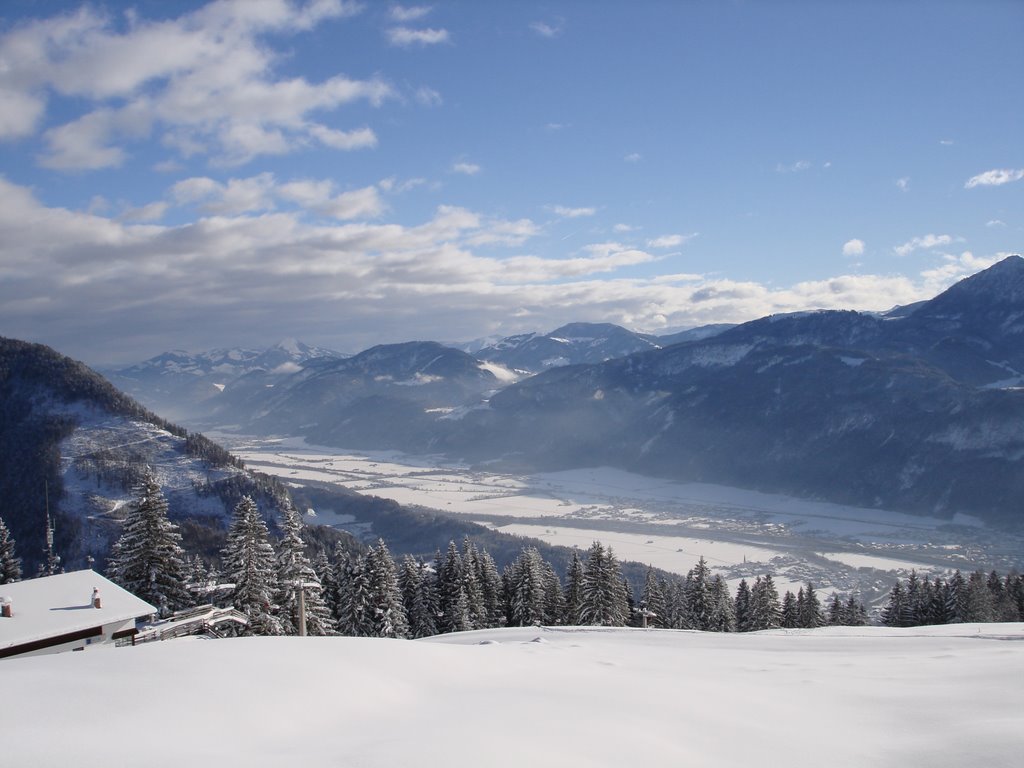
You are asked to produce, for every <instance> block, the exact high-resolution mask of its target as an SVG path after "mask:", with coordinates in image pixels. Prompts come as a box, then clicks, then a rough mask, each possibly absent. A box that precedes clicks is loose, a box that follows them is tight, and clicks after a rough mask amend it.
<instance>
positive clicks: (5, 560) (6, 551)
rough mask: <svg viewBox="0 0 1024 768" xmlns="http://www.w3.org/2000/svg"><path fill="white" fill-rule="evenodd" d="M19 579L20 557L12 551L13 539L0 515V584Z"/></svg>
mask: <svg viewBox="0 0 1024 768" xmlns="http://www.w3.org/2000/svg"><path fill="white" fill-rule="evenodd" d="M20 579H21V558H19V557H18V556H17V555H15V553H14V539H13V538H11V532H10V530H9V529H8V528H7V524H6V523H4V519H3V518H2V517H0V584H10V583H12V582H15V581H18V580H20Z"/></svg>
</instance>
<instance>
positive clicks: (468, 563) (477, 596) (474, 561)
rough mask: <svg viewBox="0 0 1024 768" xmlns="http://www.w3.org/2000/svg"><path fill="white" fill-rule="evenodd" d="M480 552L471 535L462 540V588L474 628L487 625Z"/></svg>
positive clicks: (481, 627)
mask: <svg viewBox="0 0 1024 768" xmlns="http://www.w3.org/2000/svg"><path fill="white" fill-rule="evenodd" d="M481 570H482V566H481V563H480V553H479V552H477V549H476V545H475V544H474V543H473V542H472V541H470V539H469V536H466V537H465V538H464V539H463V540H462V589H463V591H464V592H465V593H466V606H467V609H468V611H469V622H470V625H471V626H472V627H473V629H483V628H485V627H486V626H487V608H486V606H485V605H484V591H483V585H482V584H481V583H480V572H481Z"/></svg>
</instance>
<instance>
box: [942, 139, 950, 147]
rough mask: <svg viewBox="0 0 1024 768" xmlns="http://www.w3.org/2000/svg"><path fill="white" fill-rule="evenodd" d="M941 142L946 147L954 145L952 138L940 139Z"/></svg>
mask: <svg viewBox="0 0 1024 768" xmlns="http://www.w3.org/2000/svg"><path fill="white" fill-rule="evenodd" d="M939 144H941V145H942V146H944V147H952V146H953V140H952V139H939Z"/></svg>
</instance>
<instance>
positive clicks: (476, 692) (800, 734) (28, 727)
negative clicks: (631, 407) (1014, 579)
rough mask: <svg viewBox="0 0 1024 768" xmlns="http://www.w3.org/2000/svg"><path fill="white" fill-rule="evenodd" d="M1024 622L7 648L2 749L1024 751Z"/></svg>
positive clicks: (91, 755) (875, 766)
mask: <svg viewBox="0 0 1024 768" xmlns="http://www.w3.org/2000/svg"><path fill="white" fill-rule="evenodd" d="M1022 641H1024V624H989V625H955V626H945V627H934V628H916V629H902V630H901V629H885V628H834V629H825V630H789V631H781V630H778V631H773V632H761V633H753V634H728V635H722V634H714V633H699V632H683V631H670V630H626V629H618V630H602V629H596V628H580V629H575V628H562V629H546V628H523V629H506V630H487V631H482V632H467V633H459V634H455V635H446V636H442V637H439V638H434V639H431V640H428V641H416V642H410V641H400V640H381V639H370V638H317V637H308V638H245V639H235V640H210V641H204V640H195V639H183V640H172V641H168V642H164V643H152V644H147V645H142V646H138V647H135V648H117V649H110V650H96V651H94V652H91V653H66V654H60V655H56V656H44V657H35V658H25V659H7V660H4V661H2V662H0V669H2V670H3V672H2V674H3V690H4V695H3V696H2V697H0V723H3V735H2V742H3V744H2V755H3V758H2V762H3V764H4V765H10V766H18V768H37V767H42V766H55V765H75V766H80V767H83V768H90V767H92V766H95V767H96V768H100V767H101V766H102V767H103V768H106V767H107V766H109V765H145V766H149V767H150V768H162V767H163V766H167V767H168V768H170V767H171V766H174V767H175V768H177V766H180V765H191V764H195V763H196V762H197V761H198V762H201V763H203V764H211V765H228V766H240V765H245V766H247V767H250V768H262V767H263V766H284V765H288V766H303V768H318V767H319V766H359V767H360V768H377V767H378V766H379V767H380V768H383V767H384V766H387V767H388V768H391V767H392V766H413V765H445V766H448V768H460V767H461V766H466V767H467V768H468V767H469V766H473V768H477V767H478V766H494V767H498V768H502V767H504V766H508V767H509V768H513V767H514V768H521V767H522V766H558V768H565V767H566V766H615V768H625V767H627V766H657V767H660V766H672V767H673V768H675V767H677V766H715V767H719V766H721V767H722V768H731V767H733V766H737V767H738V766H743V768H749V767H750V766H785V768H805V767H806V768H821V766H825V765H827V766H829V767H830V768H846V767H848V768H864V767H865V766H871V767H872V768H890V767H892V768H907V767H908V766H911V767H913V766H928V767H929V768H962V767H963V766H986V768H998V767H999V766H1006V767H1009V766H1014V768H1016V766H1018V765H1020V756H1021V750H1022V749H1024V687H1022V686H1021V685H1020V684H1019V683H1020V681H1021V680H1024V653H1022V650H1024V645H1022Z"/></svg>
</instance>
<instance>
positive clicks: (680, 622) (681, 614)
mask: <svg viewBox="0 0 1024 768" xmlns="http://www.w3.org/2000/svg"><path fill="white" fill-rule="evenodd" d="M661 591H662V592H663V593H664V595H665V610H666V612H667V614H668V619H669V621H668V624H667V626H668V628H669V629H687V628H688V627H689V626H690V624H691V622H690V614H689V612H688V611H689V606H688V605H687V604H686V584H685V583H684V582H683V581H682V580H681V579H673V580H672V581H670V582H664V583H663V586H662V588H661Z"/></svg>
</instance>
